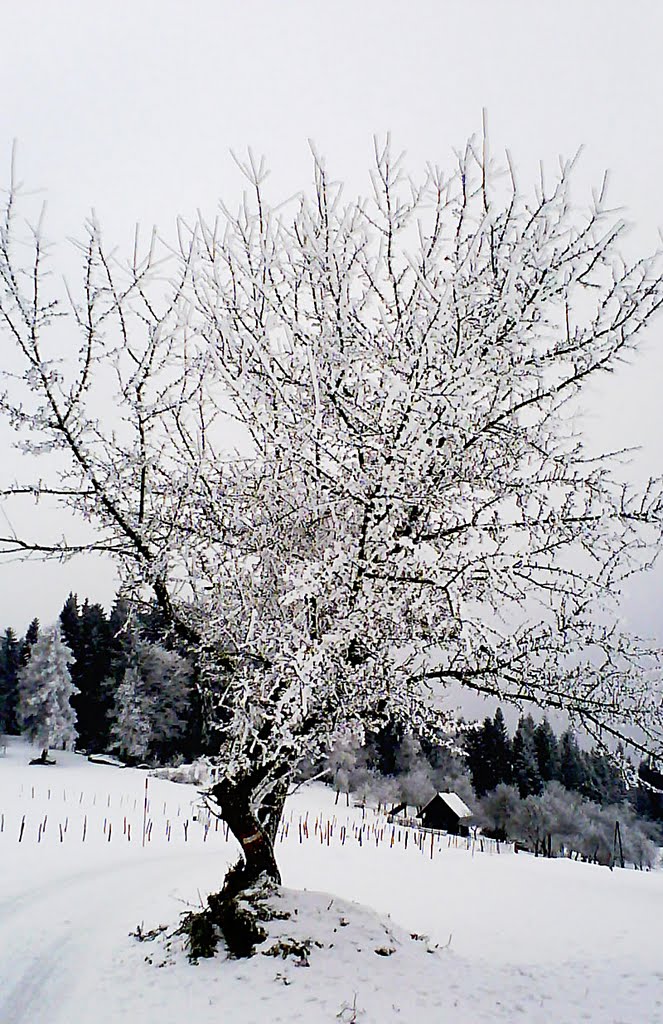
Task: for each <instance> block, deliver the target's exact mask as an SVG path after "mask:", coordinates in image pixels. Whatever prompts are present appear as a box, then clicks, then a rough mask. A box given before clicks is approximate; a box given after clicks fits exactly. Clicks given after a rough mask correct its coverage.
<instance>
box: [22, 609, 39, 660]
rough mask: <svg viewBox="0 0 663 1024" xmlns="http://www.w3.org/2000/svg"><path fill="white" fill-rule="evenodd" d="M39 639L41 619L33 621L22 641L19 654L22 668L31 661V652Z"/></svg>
mask: <svg viewBox="0 0 663 1024" xmlns="http://www.w3.org/2000/svg"><path fill="white" fill-rule="evenodd" d="M38 637H39V619H33V620H32V622H31V623H30V625H29V626H28V628H27V630H26V631H25V636H24V637H23V640H22V641H21V650H20V653H19V661H20V663H21V666H24V665H27V663H28V661H29V660H30V651H31V650H32V648H33V646H34V644H35V643H36V642H37V639H38Z"/></svg>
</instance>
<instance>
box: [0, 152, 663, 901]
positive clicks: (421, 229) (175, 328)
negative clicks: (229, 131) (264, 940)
mask: <svg viewBox="0 0 663 1024" xmlns="http://www.w3.org/2000/svg"><path fill="white" fill-rule="evenodd" d="M244 171H245V173H246V176H247V179H248V184H249V192H248V194H247V196H246V198H245V200H244V201H243V202H242V204H241V206H240V208H239V210H238V211H236V212H234V211H233V210H231V209H229V208H228V207H227V206H224V207H222V208H221V210H220V213H219V216H218V218H217V219H216V220H214V221H212V222H208V221H205V220H204V219H202V218H200V219H199V220H198V221H197V222H196V223H195V224H185V223H183V222H181V223H180V224H179V229H178V235H177V242H176V244H175V245H174V246H173V245H171V246H166V245H160V243H159V241H158V239H157V237H156V236H152V238H151V239H150V240H149V241H148V242H147V245H146V246H144V247H141V245H140V241H139V240H138V239H137V241H136V245H135V246H134V248H133V250H132V253H131V254H130V255H129V258H128V259H127V260H123V259H121V257H120V256H119V255H118V254H117V253H116V252H115V251H114V252H112V253H111V252H110V251H107V250H106V249H105V248H104V246H103V244H102V239H101V232H100V229H99V226H98V224H97V223H96V221H94V220H92V221H91V222H90V223H89V224H88V227H87V234H86V237H85V239H84V240H83V241H82V243H81V248H80V252H81V267H82V274H81V282H80V287H76V285H75V284H74V282H73V281H72V280H71V279H70V280H69V283H68V287H67V289H60V290H58V288H57V280H56V278H55V277H54V276H53V275H52V274H50V273H49V272H50V269H52V254H51V253H50V252H49V251H48V249H47V247H46V245H45V242H44V237H43V231H42V229H41V224H40V222H38V221H37V222H36V227H35V228H34V230H33V231H32V233H31V234H30V233H29V232H27V233H26V232H25V231H23V230H22V229H21V226H20V225H21V222H20V221H19V220H18V219H17V213H16V211H17V208H18V205H17V204H18V203H19V202H20V200H21V190H20V189H19V188H18V187H17V184H16V182H15V181H14V183H13V185H12V187H11V188H10V190H9V199H8V200H7V202H6V206H5V213H4V219H3V221H2V225H1V227H0V322H1V323H2V326H3V329H4V335H5V337H6V338H7V339H8V341H12V340H13V341H14V342H15V353H16V354H15V355H14V354H13V355H12V356H11V366H12V372H13V376H12V377H11V379H9V380H8V382H7V392H8V393H7V395H5V396H3V400H2V405H3V409H4V410H5V411H6V413H7V414H8V417H9V420H10V422H11V424H12V425H13V426H14V427H15V428H16V429H17V430H18V431H19V435H20V437H19V440H20V444H21V445H22V450H23V451H26V452H28V453H30V452H32V453H34V454H35V456H36V455H39V454H40V453H42V452H44V451H48V452H51V451H55V452H56V453H57V458H53V459H50V458H49V463H48V467H41V466H39V465H38V464H37V467H36V468H35V469H34V471H33V468H32V465H33V464H32V463H31V462H30V463H28V466H27V468H26V473H28V474H29V477H28V479H26V481H25V482H23V481H19V483H18V484H12V483H11V482H10V481H7V484H6V486H5V494H6V495H7V497H8V498H9V497H11V498H14V497H15V498H16V499H17V500H19V501H20V500H21V496H22V495H25V494H29V495H35V496H37V497H39V498H41V499H42V502H48V501H49V500H50V501H59V502H60V503H62V504H64V505H65V506H66V507H67V508H69V509H71V510H73V511H74V512H75V513H78V514H80V516H81V517H82V519H83V520H84V521H85V526H86V529H88V532H87V533H84V532H83V533H81V535H80V540H79V541H78V542H77V543H75V542H73V541H72V540H71V539H68V540H67V541H64V540H62V539H60V535H59V534H58V536H57V537H50V538H49V537H48V536H47V535H46V533H45V534H44V535H42V536H40V537H32V536H28V535H27V534H26V533H24V532H22V531H20V530H19V529H18V528H17V527H16V524H14V530H13V531H11V532H7V534H6V535H5V536H4V537H2V538H1V539H0V545H1V548H2V551H4V552H5V553H6V554H7V555H9V556H11V557H15V556H16V554H17V553H30V554H34V553H35V552H37V553H41V554H42V555H44V556H49V555H50V556H53V557H57V558H63V557H67V556H68V555H70V554H73V553H74V552H76V551H80V550H92V551H97V552H99V551H102V552H107V553H108V554H110V555H111V556H112V557H113V558H114V559H115V560H116V562H117V564H118V566H119V571H120V573H121V577H122V580H123V587H124V592H125V594H126V596H127V597H128V598H130V597H132V595H133V597H134V598H145V597H146V596H147V592H148V591H149V592H151V594H152V595H153V596H154V598H155V599H156V601H157V602H158V604H159V606H160V608H161V612H162V614H163V617H164V620H165V621H166V622H167V623H168V625H169V628H170V629H171V630H172V632H173V634H174V635H175V636H177V638H178V643H181V644H182V645H186V646H187V647H188V650H189V651H190V653H191V656H192V657H193V658H195V660H196V664H197V671H198V680H199V685H200V687H201V688H202V689H203V690H204V695H205V707H206V709H207V714H208V718H209V720H210V722H211V723H213V725H214V727H215V729H216V733H217V736H218V741H219V749H220V757H221V759H222V761H223V764H224V773H223V776H222V778H221V779H220V780H219V782H218V783H217V784H216V785H215V786H214V787H213V788H212V790H211V791H210V800H211V801H212V802H213V803H214V805H215V807H216V809H217V810H218V811H219V813H221V814H222V815H223V816H224V817H225V819H226V820H227V822H228V824H229V826H230V828H231V829H232V831H233V832H234V834H235V835H236V836H237V838H238V840H239V842H240V844H241V847H242V850H243V854H244V858H245V870H244V874H243V876H235V879H236V880H237V879H238V878H239V879H240V880H241V881H242V882H247V881H250V880H251V879H252V878H255V877H256V876H257V875H259V874H260V873H261V872H263V871H266V872H267V873H268V874H269V875H271V876H272V877H274V878H278V868H277V865H276V863H275V859H274V853H273V844H272V838H273V836H274V830H275V827H276V823H277V821H278V817H279V814H280V810H281V806H282V799H283V794H284V792H285V787H286V786H287V782H288V780H289V778H290V777H291V775H292V772H293V771H294V770H295V767H296V765H297V764H298V763H299V762H300V760H301V758H302V756H308V757H309V758H310V760H312V761H315V760H316V758H317V756H318V754H319V752H320V751H322V750H323V749H324V748H325V747H326V746H327V744H328V742H329V739H330V737H331V736H332V735H334V734H335V731H336V730H337V729H338V728H339V727H340V726H341V725H342V724H343V722H348V721H352V720H358V721H361V722H362V723H363V724H364V726H365V727H366V728H367V729H369V730H370V729H373V728H379V727H380V725H381V724H382V723H383V722H384V721H385V720H386V719H387V718H389V717H392V718H394V719H398V720H400V721H402V722H404V723H406V724H407V726H408V727H409V728H413V729H414V730H415V731H417V732H420V731H423V730H424V729H425V728H426V727H427V726H428V725H429V724H430V723H431V720H433V721H434V725H435V727H436V729H439V728H440V726H441V725H442V724H443V723H444V721H445V720H448V718H449V717H450V713H449V712H448V711H446V710H445V706H444V703H443V697H444V690H445V687H446V685H447V684H452V683H454V684H460V685H461V686H464V687H467V688H470V689H471V690H473V691H475V692H478V693H481V694H485V695H490V696H492V697H495V698H497V699H498V700H500V701H501V702H503V703H504V702H511V703H515V704H517V705H518V706H520V707H522V706H524V705H527V704H533V705H539V706H541V707H544V708H549V709H554V710H558V711H562V712H568V713H569V714H570V715H571V717H572V719H573V721H574V723H576V724H581V725H582V726H584V728H585V729H587V730H589V732H590V733H591V734H592V736H594V737H595V739H596V740H597V741H605V740H606V739H609V738H610V737H614V736H615V735H617V736H619V735H626V736H627V737H628V738H629V739H630V742H631V743H632V744H634V745H636V746H637V747H639V748H640V749H641V750H643V751H644V750H648V749H650V748H652V749H654V751H655V752H658V751H660V749H661V740H662V728H661V727H662V719H661V699H660V690H659V687H658V679H659V678H660V658H659V653H658V652H657V651H655V650H651V649H649V648H648V647H647V646H646V645H644V644H642V643H641V642H639V641H638V640H637V639H634V638H633V637H631V636H629V635H627V634H626V633H625V632H624V631H623V630H622V629H621V627H620V625H619V616H618V614H617V607H616V601H617V598H618V595H619V587H620V583H621V581H622V579H623V578H624V577H625V576H626V575H627V574H629V573H632V572H634V571H637V570H639V569H642V568H644V567H646V566H648V565H649V564H650V563H651V561H652V559H653V557H654V556H655V554H656V551H657V549H658V545H659V542H660V536H661V509H662V504H661V490H660V487H659V485H658V484H656V483H654V482H652V483H650V484H649V485H647V486H646V487H645V488H644V490H642V491H635V490H632V489H631V488H628V487H625V486H624V485H623V482H622V480H621V478H620V473H621V472H622V470H621V468H620V464H619V460H618V459H614V458H611V457H608V456H601V455H600V454H599V455H596V454H594V453H592V452H589V451H587V449H586V448H585V447H584V446H583V444H582V440H581V438H580V436H578V435H577V433H576V430H575V427H576V424H577V423H578V420H577V417H576V416H575V415H572V413H575V412H576V411H577V408H576V406H575V405H574V401H575V400H576V398H577V396H578V395H579V393H580V392H582V390H583V388H584V387H585V386H586V385H588V384H590V383H594V382H595V381H596V380H597V379H600V378H601V376H602V375H603V374H605V373H608V372H610V371H612V370H615V369H617V368H618V367H619V365H620V363H621V362H622V361H623V360H624V359H625V358H630V357H631V355H632V353H633V351H634V349H635V348H636V347H637V343H638V340H639V338H640V336H641V334H642V332H643V329H644V328H645V326H646V325H647V323H648V322H649V320H650V319H651V317H652V316H653V314H654V313H655V312H656V311H657V310H658V309H659V307H660V305H661V303H662V302H663V288H662V284H661V275H660V262H659V257H658V256H657V255H655V256H653V257H652V258H647V257H645V258H643V259H637V260H635V262H628V261H627V260H625V259H624V258H623V257H622V255H621V254H620V245H619V241H620V236H621V235H622V232H623V230H624V225H623V223H622V221H621V220H620V219H619V218H618V217H617V216H616V215H615V213H614V212H613V210H612V209H611V206H610V205H609V204H608V202H607V198H606V195H605V190H603V189H601V190H599V191H598V192H597V193H596V194H595V195H593V196H592V197H591V199H590V201H589V203H588V205H587V207H586V208H582V207H581V206H580V205H579V202H578V200H577V198H576V197H575V196H572V193H571V187H572V181H573V163H572V162H568V163H562V164H561V166H560V169H559V171H558V172H557V173H556V174H554V175H552V176H551V177H550V178H549V180H548V181H547V182H545V181H543V180H542V181H541V182H540V183H539V184H538V185H537V186H536V187H534V188H533V189H529V190H527V189H523V188H521V187H520V185H519V184H518V182H517V180H516V175H515V172H514V171H513V168H512V167H511V166H510V165H509V162H508V161H507V167H506V170H504V169H502V168H500V167H499V166H498V165H497V164H496V163H495V162H494V161H493V159H492V158H491V157H490V155H489V153H488V150H487V145H486V143H485V140H484V142H483V143H481V142H478V143H477V142H476V141H475V140H473V141H471V142H470V143H469V144H468V145H467V146H466V147H465V149H464V150H462V151H460V152H459V153H458V154H457V155H456V157H455V158H454V161H453V163H452V166H451V167H450V168H449V169H448V170H446V171H445V170H439V169H437V168H436V167H434V166H432V165H429V166H427V168H426V169H425V170H424V172H423V173H422V174H420V175H419V177H417V178H414V179H413V178H410V177H408V176H407V175H406V174H405V170H404V164H403V161H402V160H401V159H397V158H396V157H395V156H394V154H393V152H392V150H391V148H390V146H389V145H386V146H384V147H383V146H380V145H376V153H375V162H374V166H373V169H372V172H371V177H370V188H369V194H368V197H367V198H361V199H359V200H348V199H346V198H345V197H344V195H343V193H342V190H341V188H340V187H339V186H338V185H337V184H336V183H334V182H333V181H332V179H331V178H330V176H329V174H328V171H327V169H326V167H325V165H324V163H323V161H322V160H320V159H319V158H317V157H315V158H314V187H313V190H312V193H311V194H302V195H300V196H298V197H297V198H296V199H295V200H294V201H292V202H291V203H290V204H285V205H284V204H282V203H280V202H278V201H276V202H270V197H269V194H268V193H269V187H268V185H267V183H266V170H265V168H264V166H263V164H262V163H256V162H254V161H253V160H249V162H248V164H247V165H246V166H245V167H244ZM277 199H278V197H277ZM26 234H27V237H26ZM25 243H28V244H25ZM49 257H50V258H51V263H50V265H49ZM65 327H66V328H67V330H66V331H65ZM74 336H76V337H77V341H76V342H75V343H74V344H72V343H71V339H72V337H74ZM67 346H69V347H67ZM63 353H64V355H63ZM49 469H50V470H52V472H53V474H54V476H53V477H50V478H49V476H48V470H49ZM9 514H10V515H11V510H10V513H9ZM49 519H50V517H49V516H45V517H44V519H43V524H44V529H45V531H46V529H47V526H48V523H49ZM89 524H92V526H93V528H94V533H93V535H92V536H90V534H89ZM438 734H439V733H438Z"/></svg>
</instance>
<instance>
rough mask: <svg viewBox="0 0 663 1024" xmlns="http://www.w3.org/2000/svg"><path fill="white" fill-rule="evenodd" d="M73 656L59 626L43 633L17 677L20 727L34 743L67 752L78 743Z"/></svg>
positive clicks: (45, 747)
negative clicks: (74, 707) (72, 678)
mask: <svg viewBox="0 0 663 1024" xmlns="http://www.w3.org/2000/svg"><path fill="white" fill-rule="evenodd" d="M73 660H74V659H73V655H72V653H71V651H70V650H69V648H68V647H67V645H66V644H65V643H64V641H63V639H62V633H61V629H60V624H59V622H58V623H57V624H56V625H55V626H52V627H51V628H50V629H48V630H46V631H45V632H43V633H40V635H39V637H38V638H37V639H36V640H35V642H34V644H33V645H32V647H31V649H30V657H29V659H28V661H27V663H26V664H25V665H24V666H23V667H22V668H21V669H20V671H19V675H18V716H17V717H18V723H19V726H20V728H21V731H22V732H23V734H24V735H25V736H27V738H28V739H29V740H30V741H31V742H32V743H38V744H39V745H40V746H41V747H42V748H43V749H44V751H45V752H48V749H49V747H55V748H58V749H61V750H67V749H69V748H71V747H73V746H74V744H75V742H76V737H77V732H76V713H75V711H74V709H73V707H72V706H71V698H72V697H73V696H74V695H75V694H76V692H77V691H76V687H75V686H74V684H73V683H72V681H71V672H70V666H71V665H72V663H73Z"/></svg>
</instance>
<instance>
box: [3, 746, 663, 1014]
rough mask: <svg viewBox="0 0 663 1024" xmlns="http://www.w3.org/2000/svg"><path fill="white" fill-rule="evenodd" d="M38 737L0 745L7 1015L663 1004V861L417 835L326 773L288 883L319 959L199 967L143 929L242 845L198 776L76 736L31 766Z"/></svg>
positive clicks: (310, 803)
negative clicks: (581, 859) (553, 856)
mask: <svg viewBox="0 0 663 1024" xmlns="http://www.w3.org/2000/svg"><path fill="white" fill-rule="evenodd" d="M30 753H31V752H30V750H29V748H28V747H27V746H26V745H25V744H23V743H21V742H20V741H16V740H9V746H8V750H7V754H6V756H4V757H0V867H1V871H0V948H1V949H2V952H3V955H2V957H0V1021H1V1022H2V1024H41V1022H48V1024H77V1022H79V1021H80V1022H83V1021H87V1020H94V1021H95V1024H111V1022H113V1024H114V1022H120V1021H124V1020H131V1021H134V1020H136V1021H144V1022H147V1024H152V1022H154V1024H157V1022H158V1024H175V1022H176V1021H177V1022H179V1021H182V1020H189V1021H192V1022H193V1021H195V1022H196V1024H212V1022H214V1024H217V1022H218V1021H219V1020H223V1021H224V1024H263V1022H265V1024H266V1022H270V1024H271V1022H276V1021H288V1022H289V1024H291V1022H295V1021H307V1022H309V1024H317V1022H324V1021H330V1022H332V1021H336V1020H339V1021H353V1020H354V1021H358V1022H390V1021H408V1022H409V1021H417V1022H429V1021H430V1022H438V1021H459V1022H461V1021H462V1022H472V1024H474V1022H476V1024H481V1022H494V1021H495V1022H497V1021H514V1020H522V1021H524V1022H527V1024H530V1022H531V1024H537V1022H544V1021H545V1022H546V1024H549V1022H550V1021H564V1022H576V1021H594V1022H597V1024H599V1022H600V1024H609V1022H615V1024H616V1022H621V1024H635V1022H636V1021H637V1022H641V1021H643V1022H647V1024H657V1022H663V960H662V959H661V949H663V915H662V914H661V912H660V908H661V907H662V906H663V872H660V871H656V872H645V873H641V872H636V871H614V872H610V871H608V870H607V869H606V868H599V867H593V866H588V865H582V864H576V863H571V862H569V861H562V860H557V861H542V860H536V859H534V858H532V857H529V856H525V855H523V854H518V855H514V854H504V853H502V854H500V855H497V854H495V853H492V854H488V853H483V854H482V853H480V852H479V851H478V850H476V849H475V850H474V851H472V850H467V849H464V848H455V847H454V846H453V845H451V846H450V845H448V843H447V841H443V842H434V843H433V845H432V847H431V844H430V840H429V837H426V840H425V841H424V842H423V843H422V844H421V845H420V844H417V843H415V842H414V841H413V838H414V837H413V834H412V833H410V834H409V836H408V844H407V847H406V846H405V833H404V831H403V830H401V832H400V835H399V833H398V830H396V831H394V830H393V829H392V828H391V827H390V826H387V824H386V822H385V821H384V819H382V818H381V817H380V816H378V815H375V814H374V813H373V812H364V811H362V810H361V808H355V807H350V808H346V807H344V806H340V805H339V806H335V804H334V795H333V793H331V792H330V791H329V790H328V789H326V788H325V787H324V786H321V785H312V786H309V787H306V788H304V789H302V790H300V791H299V792H298V793H296V794H295V795H294V796H293V797H291V798H290V800H289V802H288V805H287V808H286V814H285V818H284V826H283V828H282V830H281V837H280V842H279V848H278V855H279V860H280V863H281V865H282V869H283V874H284V881H285V884H286V886H290V887H292V889H293V890H294V889H298V890H301V889H302V888H303V887H305V888H306V889H307V890H308V893H302V892H301V891H299V892H294V891H289V892H288V891H287V892H284V894H283V897H282V899H283V905H284V907H285V908H288V909H289V910H290V912H291V914H292V921H293V935H294V934H295V933H296V936H297V937H299V938H301V939H306V938H310V939H312V940H313V943H312V945H311V952H310V955H309V956H308V957H307V958H306V960H307V962H308V966H305V965H304V962H301V963H297V962H296V961H295V960H293V959H288V960H281V959H275V958H274V957H266V956H257V957H255V958H254V959H253V960H251V961H230V960H226V959H225V958H224V957H223V954H220V955H219V956H217V957H216V958H215V959H214V960H211V961H203V962H201V963H200V964H199V965H198V966H192V965H190V964H189V963H188V961H187V959H186V956H185V954H184V951H183V949H182V945H181V939H180V938H179V937H174V938H171V939H168V938H167V935H168V933H164V934H163V935H162V936H161V937H160V938H158V939H155V940H154V941H152V942H138V941H136V940H135V939H133V938H130V937H129V932H134V931H135V930H136V928H137V926H138V925H142V926H144V928H145V929H149V928H152V927H154V926H156V925H159V924H164V925H168V926H169V932H172V931H173V929H174V927H175V926H176V924H177V922H178V919H179V914H180V913H181V912H182V911H184V910H186V909H188V908H190V907H192V906H194V907H195V906H198V905H199V904H200V902H201V899H202V898H203V897H204V894H205V893H206V892H207V891H210V890H211V889H217V888H219V887H220V884H221V881H222V878H223V874H224V871H225V867H226V865H227V864H228V863H229V862H230V861H232V860H233V859H234V857H235V855H236V848H235V846H234V844H233V841H232V839H231V840H227V839H226V836H225V834H224V830H223V827H222V826H217V825H216V822H214V821H212V822H211V823H210V822H208V820H207V819H206V817H205V815H203V814H201V813H200V810H199V808H198V800H197V794H196V790H195V789H194V788H193V787H188V786H182V785H176V784H174V783H170V782H166V781H163V780H159V779H150V780H149V782H148V784H147V792H146V785H145V779H146V773H145V772H142V771H138V770H135V771H134V770H130V769H118V768H113V767H106V766H102V765H92V764H89V763H88V762H87V761H86V760H85V759H84V758H81V757H78V756H77V755H73V754H61V753H58V754H56V757H57V761H58V763H57V765H55V766H54V767H48V768H45V767H38V766H34V767H28V765H27V761H28V759H29V756H30ZM143 831H144V832H145V841H144V842H143ZM19 839H20V841H19ZM320 893H324V894H325V895H320ZM351 901H357V903H360V904H362V906H358V905H357V903H352V902H351ZM295 910H296V911H297V913H296V914H295V913H294V911H295ZM413 935H416V936H417V937H416V938H413V937H412V936H413ZM316 942H317V943H319V945H316V944H315V943H316ZM378 950H379V951H380V952H378Z"/></svg>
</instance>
